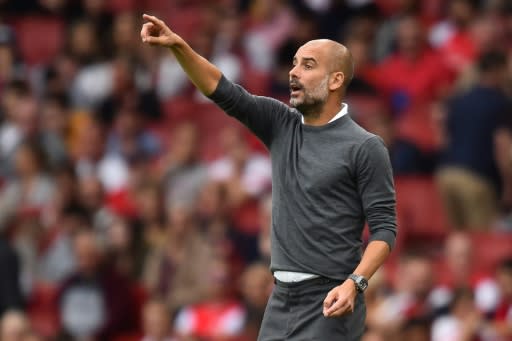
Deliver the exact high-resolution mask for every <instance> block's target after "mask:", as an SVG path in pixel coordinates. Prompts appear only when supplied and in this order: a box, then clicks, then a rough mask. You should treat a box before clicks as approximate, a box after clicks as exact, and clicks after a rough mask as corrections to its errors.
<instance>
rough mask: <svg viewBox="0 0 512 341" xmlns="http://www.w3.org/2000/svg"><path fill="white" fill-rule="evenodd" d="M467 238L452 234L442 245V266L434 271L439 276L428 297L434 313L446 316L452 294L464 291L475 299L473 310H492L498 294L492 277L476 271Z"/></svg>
mask: <svg viewBox="0 0 512 341" xmlns="http://www.w3.org/2000/svg"><path fill="white" fill-rule="evenodd" d="M472 244H473V243H472V240H471V238H470V236H469V235H468V234H467V233H465V232H453V233H451V234H450V235H448V236H447V237H446V239H445V243H444V252H443V254H442V262H441V264H439V266H438V267H437V268H438V270H439V272H440V274H441V275H440V276H439V277H438V281H437V285H436V287H435V288H434V290H433V292H432V294H431V300H432V303H433V305H434V306H435V308H436V310H437V311H438V312H440V313H442V312H446V311H447V309H448V306H449V304H450V302H451V301H452V300H453V295H454V290H455V289H457V288H468V289H469V290H471V291H472V292H473V293H474V295H475V305H476V308H477V309H478V310H479V311H480V312H482V313H485V314H489V313H492V312H493V311H494V309H496V305H497V303H498V302H497V301H498V297H499V293H498V288H497V284H496V282H495V280H494V279H493V276H492V275H493V274H492V273H486V272H485V271H489V270H488V269H477V268H476V267H475V257H474V254H473V253H472V251H471V249H472V248H473V245H472Z"/></svg>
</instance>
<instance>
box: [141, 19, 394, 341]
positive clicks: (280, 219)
mask: <svg viewBox="0 0 512 341" xmlns="http://www.w3.org/2000/svg"><path fill="white" fill-rule="evenodd" d="M144 19H145V20H147V21H148V22H147V23H145V24H144V26H143V27H142V31H141V37H142V41H143V42H145V43H148V44H151V45H158V46H163V47H167V48H169V49H170V50H171V51H172V52H173V53H174V55H175V56H176V58H177V60H178V61H179V63H180V64H181V66H182V67H183V69H184V70H185V72H186V73H187V75H188V76H189V78H190V79H191V81H192V82H193V83H194V84H195V85H196V86H197V87H198V89H199V90H200V91H201V92H202V93H204V94H205V95H206V96H208V97H210V98H211V99H212V100H213V101H215V102H216V103H217V104H218V105H219V106H220V107H221V108H222V109H223V110H225V111H226V112H227V113H228V114H229V115H232V116H234V117H235V118H237V119H238V120H240V121H241V122H242V123H244V124H245V125H246V126H247V127H248V128H249V129H250V130H251V131H252V132H253V133H254V134H256V135H257V136H258V137H259V138H260V139H261V140H262V141H263V142H264V143H265V145H266V146H267V148H268V149H269V151H270V154H271V158H272V185H273V186H272V191H273V204H272V205H273V209H272V228H271V229H272V231H271V239H272V245H271V271H272V272H273V275H274V277H275V282H276V286H275V288H274V291H273V293H272V296H271V298H270V300H269V303H268V305H267V308H266V312H265V316H264V318H263V321H262V327H261V330H260V334H259V337H258V340H260V341H273V340H274V341H277V340H279V341H283V340H293V341H304V340H308V341H310V340H346V341H347V340H348V341H353V340H360V338H361V336H362V334H363V330H364V321H365V315H366V312H365V305H364V299H363V294H362V293H363V291H364V289H365V288H366V286H367V279H369V278H370V277H371V276H372V275H373V273H374V272H375V271H376V270H377V269H378V268H379V267H380V266H381V265H382V263H383V262H384V260H385V259H386V257H387V255H388V254H389V252H390V250H391V248H392V247H393V244H394V241H395V237H396V223H395V195H394V189H393V180H392V172H391V167H390V162H389V157H388V153H387V151H386V148H385V147H384V144H383V142H382V140H381V139H380V138H378V137H376V136H375V135H372V134H370V133H368V132H366V131H365V130H363V129H362V128H361V127H359V126H358V125H357V124H356V123H354V122H353V121H352V120H351V119H350V117H349V116H348V115H346V113H347V110H348V108H347V105H346V104H344V103H342V99H343V97H344V94H345V91H346V88H347V86H348V83H349V82H350V79H351V78H352V74H353V63H352V57H351V55H350V52H349V51H348V50H347V49H346V48H345V47H344V46H342V45H340V44H338V43H335V42H333V41H330V40H314V41H310V42H308V43H306V44H305V45H303V46H302V47H301V48H299V50H298V51H297V53H296V55H295V57H294V59H293V68H292V70H291V71H290V90H291V99H290V104H291V106H292V108H290V107H288V106H286V105H284V104H283V103H281V102H279V101H277V100H274V99H270V98H265V97H258V96H253V95H250V94H249V93H247V92H246V91H245V90H244V89H243V88H242V87H240V86H238V85H235V84H233V83H231V82H230V81H228V80H227V79H226V78H225V77H223V75H222V74H221V72H220V71H219V70H218V69H217V67H215V66H214V65H212V64H211V63H209V62H208V61H207V60H206V59H204V58H203V57H201V56H200V55H198V54H197V53H195V52H194V51H193V50H192V49H191V48H190V46H189V45H188V44H187V43H186V42H185V41H184V40H183V39H182V38H181V37H179V36H178V35H176V34H175V33H174V32H172V31H171V30H170V29H169V28H168V27H167V26H166V24H165V23H164V22H162V21H161V20H159V19H158V18H156V17H153V16H149V15H144ZM340 109H341V110H340ZM365 218H366V219H367V220H368V225H369V227H370V232H371V238H370V243H369V244H368V246H367V248H366V251H365V253H364V255H363V256H361V244H362V241H361V235H362V231H363V226H364V221H365Z"/></svg>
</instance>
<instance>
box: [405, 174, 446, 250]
mask: <svg viewBox="0 0 512 341" xmlns="http://www.w3.org/2000/svg"><path fill="white" fill-rule="evenodd" d="M395 187H396V198H397V216H398V221H399V226H400V229H399V231H400V232H399V233H402V234H404V238H405V240H406V241H408V242H409V241H411V240H412V241H420V240H421V241H439V240H442V239H443V238H444V237H445V236H446V234H447V233H448V226H447V221H446V217H445V213H444V209H443V207H442V203H441V200H440V197H439V193H438V191H437V187H436V185H435V183H434V181H433V179H432V178H430V177H416V176H404V177H397V178H396V179H395Z"/></svg>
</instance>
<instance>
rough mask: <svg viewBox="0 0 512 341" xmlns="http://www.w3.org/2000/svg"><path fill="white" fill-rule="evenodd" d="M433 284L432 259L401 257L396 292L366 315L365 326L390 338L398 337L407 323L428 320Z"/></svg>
mask: <svg viewBox="0 0 512 341" xmlns="http://www.w3.org/2000/svg"><path fill="white" fill-rule="evenodd" d="M432 285H433V269H432V264H431V261H430V260H429V259H428V258H426V257H425V256H422V255H415V254H409V255H405V256H403V258H402V259H401V262H400V264H399V269H398V271H397V275H396V291H395V292H394V293H392V294H391V295H389V296H388V297H386V298H385V299H384V300H383V301H382V302H381V303H380V304H379V305H378V306H377V307H376V309H374V311H373V312H372V314H371V315H370V314H369V315H368V320H367V321H368V326H369V327H370V328H371V329H372V330H375V331H377V332H379V333H382V334H383V335H384V336H386V338H387V339H390V340H393V339H395V338H398V337H400V335H401V332H402V331H403V330H404V328H405V327H406V326H407V324H408V323H409V322H411V323H412V322H414V321H423V320H428V319H429V318H431V315H432V313H433V309H432V305H431V302H430V301H429V297H430V293H431V290H432ZM369 313H370V312H369Z"/></svg>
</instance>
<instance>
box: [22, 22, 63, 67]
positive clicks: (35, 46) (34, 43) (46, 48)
mask: <svg viewBox="0 0 512 341" xmlns="http://www.w3.org/2000/svg"><path fill="white" fill-rule="evenodd" d="M14 28H15V30H16V35H17V39H18V46H19V49H20V52H21V55H22V58H23V60H24V61H25V62H26V63H27V64H29V65H40V64H47V63H50V62H51V61H52V60H53V59H54V58H55V57H56V56H57V54H58V53H59V51H60V49H61V47H62V45H63V43H64V23H63V21H62V20H60V19H57V18H47V17H38V16H26V17H23V18H20V19H18V20H17V21H16V22H15V23H14Z"/></svg>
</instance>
